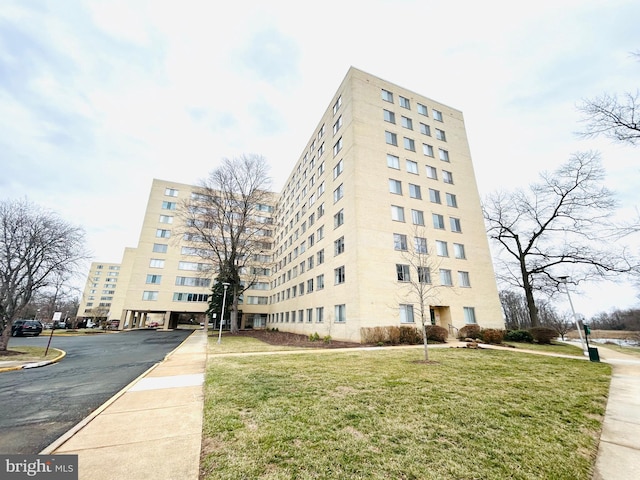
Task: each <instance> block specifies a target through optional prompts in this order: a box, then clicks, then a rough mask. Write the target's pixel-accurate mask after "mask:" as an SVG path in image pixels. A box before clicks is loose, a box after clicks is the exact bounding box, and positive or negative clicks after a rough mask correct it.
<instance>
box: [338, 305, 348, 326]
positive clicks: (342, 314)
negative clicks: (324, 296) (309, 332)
mask: <svg viewBox="0 0 640 480" xmlns="http://www.w3.org/2000/svg"><path fill="white" fill-rule="evenodd" d="M335 312H336V323H344V322H346V321H347V306H346V305H345V304H344V303H343V304H342V305H336V306H335Z"/></svg>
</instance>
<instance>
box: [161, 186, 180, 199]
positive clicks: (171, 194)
mask: <svg viewBox="0 0 640 480" xmlns="http://www.w3.org/2000/svg"><path fill="white" fill-rule="evenodd" d="M164 194H165V195H166V196H167V197H177V196H178V190H176V189H175V188H165V189H164Z"/></svg>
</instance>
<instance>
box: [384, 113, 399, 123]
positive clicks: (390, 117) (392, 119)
mask: <svg viewBox="0 0 640 480" xmlns="http://www.w3.org/2000/svg"><path fill="white" fill-rule="evenodd" d="M382 117H383V118H384V121H385V122H389V123H396V114H395V113H393V112H390V111H389V110H382Z"/></svg>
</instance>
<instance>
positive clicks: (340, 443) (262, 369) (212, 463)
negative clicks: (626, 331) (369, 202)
mask: <svg viewBox="0 0 640 480" xmlns="http://www.w3.org/2000/svg"><path fill="white" fill-rule="evenodd" d="M223 342H224V340H223ZM214 348H215V347H214ZM421 359H422V351H421V350H420V349H415V350H414V349H380V350H374V351H352V352H344V353H342V352H341V353H336V352H330V353H329V352H327V353H322V354H314V353H306V354H305V353H300V354H298V353H296V354H289V355H277V354H276V355H264V356H262V355H261V356H247V357H240V356H234V357H222V356H218V357H216V356H213V355H212V356H210V364H209V368H208V372H207V378H206V389H205V402H206V403H205V419H204V428H203V457H202V464H201V467H202V469H203V472H204V477H203V478H206V479H385V480H395V479H438V480H442V479H492V480H493V479H536V480H537V479H541V478H545V479H547V478H548V479H571V480H581V479H584V480H587V479H589V478H590V476H591V469H592V466H593V463H594V459H595V455H596V451H597V439H598V436H599V433H600V426H601V421H602V416H603V415H604V409H605V403H606V395H607V391H608V385H609V376H610V367H609V365H607V364H603V363H595V362H587V361H582V360H573V359H563V358H554V357H547V356H537V355H530V354H525V353H519V352H514V351H498V350H468V349H450V348H443V349H435V348H434V349H431V351H430V359H431V360H433V361H434V362H435V363H431V364H424V363H420V360H421Z"/></svg>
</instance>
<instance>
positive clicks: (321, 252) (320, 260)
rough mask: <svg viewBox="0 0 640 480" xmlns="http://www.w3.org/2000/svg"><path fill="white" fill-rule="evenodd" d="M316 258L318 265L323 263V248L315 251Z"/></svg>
mask: <svg viewBox="0 0 640 480" xmlns="http://www.w3.org/2000/svg"><path fill="white" fill-rule="evenodd" d="M316 260H317V261H318V265H322V264H323V263H324V248H323V249H322V250H319V251H318V253H316Z"/></svg>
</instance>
